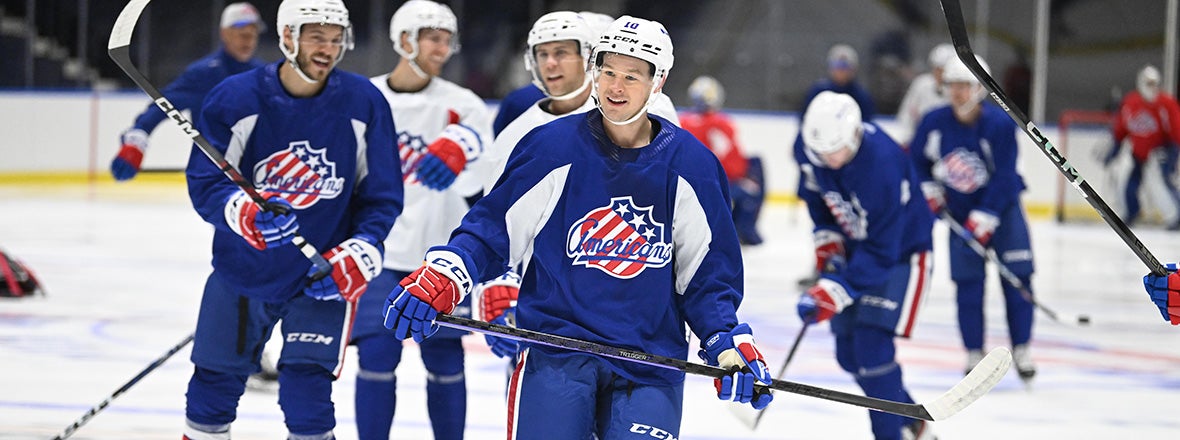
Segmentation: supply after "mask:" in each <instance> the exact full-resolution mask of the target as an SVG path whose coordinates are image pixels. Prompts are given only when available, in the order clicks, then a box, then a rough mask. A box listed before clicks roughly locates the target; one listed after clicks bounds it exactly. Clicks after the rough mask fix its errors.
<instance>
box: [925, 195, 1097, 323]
mask: <svg viewBox="0 0 1180 440" xmlns="http://www.w3.org/2000/svg"><path fill="white" fill-rule="evenodd" d="M938 216H939V217H941V218H942V220H943V221H944V222H946V224H947V226H949V227H950V228H951V231H953V232H954V233H955V235H958V236H959V238H961V239H962V240H963V241H965V242H967V246H968V247H970V248H971V250H973V251H975V253H977V254H979V256H980V257H983V258H984V259H985V260H989V261H991V262H992V264H995V265H996V271H997V272H999V273H1000V277H1001V278H1003V279H1004V281H1007V282H1008V284H1011V285H1012V287H1015V288H1016V290H1019V291H1020V296H1022V297H1024V300H1025V301H1028V302H1029V303H1032V305H1033V307H1036V308H1037V309H1039V310H1040V311H1042V312H1045V314H1046V315H1048V316H1049V318H1050V319H1052V320H1054V321H1057V322H1060V323H1065V324H1077V325H1090V316H1089V315H1076V316H1074V315H1066V314H1063V313H1057V312H1054V311H1053V310H1052V309H1050V308H1048V307H1046V306H1045V305H1044V304H1041V303H1040V302H1038V301H1037V300H1036V298H1034V297H1033V294H1032V292H1030V291H1029V290H1028V288H1027V287H1025V286H1024V283H1023V282H1021V281H1020V277H1018V276H1016V274H1015V273H1012V271H1011V270H1009V269H1008V266H1005V265H1004V262H1003V261H1001V260H1000V256H999V255H996V250H995V249H991V248H986V247H984V246H983V244H982V243H980V242H979V240H976V239H975V236H974V235H972V234H971V232H970V231H968V230H967V228H964V227H963V225H961V224H959V222H957V221H955V219H953V218H951V215H950V214H949V213H947V212H946V211H943V212H940V213H938Z"/></svg>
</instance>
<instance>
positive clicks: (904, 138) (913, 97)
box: [896, 72, 950, 145]
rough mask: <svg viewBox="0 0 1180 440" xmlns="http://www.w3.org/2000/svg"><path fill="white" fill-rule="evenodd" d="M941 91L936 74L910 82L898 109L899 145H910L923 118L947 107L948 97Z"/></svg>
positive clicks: (923, 76) (919, 76)
mask: <svg viewBox="0 0 1180 440" xmlns="http://www.w3.org/2000/svg"><path fill="white" fill-rule="evenodd" d="M940 89H941V87H940V85H939V84H938V81H936V80H935V79H934V74H932V73H930V72H926V73H923V74H921V75H918V76H917V77H915V78H914V80H913V81H912V82H910V88H909V89H908V90H906V92H905V96H904V97H903V98H902V99H901V104H900V105H899V106H898V107H897V127H898V131H897V138H896V139H897V143H899V144H902V145H909V144H910V143H911V142H913V139H914V130H915V129H917V128H918V122H920V121H921V120H922V116H924V115H926V113H927V112H929V111H930V110H933V109H934V108H935V107H939V106H944V105H947V104H948V103H949V102H950V101H947V97H946V96H945V95H943V94H942V93H940V92H939V90H940Z"/></svg>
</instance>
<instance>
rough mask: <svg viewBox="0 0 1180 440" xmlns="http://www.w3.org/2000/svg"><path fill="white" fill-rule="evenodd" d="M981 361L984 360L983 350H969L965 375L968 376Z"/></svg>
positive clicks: (964, 370)
mask: <svg viewBox="0 0 1180 440" xmlns="http://www.w3.org/2000/svg"><path fill="white" fill-rule="evenodd" d="M981 360H983V350H967V367H966V368H964V369H963V375H964V376H966V375H967V373H970V372H971V370H974V369H975V366H976V365H979V361H981Z"/></svg>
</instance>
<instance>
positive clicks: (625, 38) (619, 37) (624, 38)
mask: <svg viewBox="0 0 1180 440" xmlns="http://www.w3.org/2000/svg"><path fill="white" fill-rule="evenodd" d="M614 39H615V40H619V41H622V42H624V43H639V39H637V38H631V37H628V36H626V35H615V36H614Z"/></svg>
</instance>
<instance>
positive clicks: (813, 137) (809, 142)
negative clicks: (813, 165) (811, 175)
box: [800, 90, 864, 163]
mask: <svg viewBox="0 0 1180 440" xmlns="http://www.w3.org/2000/svg"><path fill="white" fill-rule="evenodd" d="M860 118H861V114H860V106H858V105H857V104H856V100H855V99H852V97H851V96H848V95H845V94H843V93H836V92H833V91H830V90H825V91H822V92H820V93H819V94H818V95H815V98H814V99H812V100H811V104H808V105H807V110H805V112H804V114H803V124H802V126H801V127H800V130H802V131H803V144H804V145H806V146H807V150H808V151H809V152H810V153H814V154H809V155H810V156H811V157H812V158H815V159H818V158H817V157H816V156H818V155H821V154H829V153H835V152H837V151H839V150H840V149H842V148H848V149H850V150H851V151H852V154H856V151H857V150H858V149H859V148H860V135H861V132H862V131H863V130H864V129H863V127H862V124H863V122H862V121H861V119H860ZM820 163H823V162H822V161H820Z"/></svg>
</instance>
